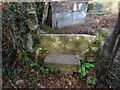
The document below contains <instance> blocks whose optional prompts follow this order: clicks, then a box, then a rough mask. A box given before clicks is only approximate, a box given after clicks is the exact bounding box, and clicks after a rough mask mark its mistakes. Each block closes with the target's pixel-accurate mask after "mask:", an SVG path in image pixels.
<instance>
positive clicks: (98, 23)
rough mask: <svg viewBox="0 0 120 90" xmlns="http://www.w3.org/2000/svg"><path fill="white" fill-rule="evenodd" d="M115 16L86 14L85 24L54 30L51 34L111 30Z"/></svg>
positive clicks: (89, 32)
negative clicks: (101, 29)
mask: <svg viewBox="0 0 120 90" xmlns="http://www.w3.org/2000/svg"><path fill="white" fill-rule="evenodd" d="M116 20H117V16H115V15H111V14H105V15H96V14H90V13H88V14H87V16H86V22H85V24H77V25H72V26H68V27H64V28H61V29H54V30H52V32H50V33H51V34H95V33H96V32H97V31H98V30H99V29H100V28H108V29H110V30H112V29H113V28H114V26H115V22H116Z"/></svg>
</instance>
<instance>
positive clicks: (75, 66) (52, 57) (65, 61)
mask: <svg viewBox="0 0 120 90" xmlns="http://www.w3.org/2000/svg"><path fill="white" fill-rule="evenodd" d="M79 64H80V60H79V59H78V58H77V57H76V55H73V54H61V53H50V54H49V55H48V56H47V57H46V58H45V60H44V65H45V66H46V67H48V68H49V69H50V70H54V71H59V72H60V73H62V74H73V72H78V70H79Z"/></svg>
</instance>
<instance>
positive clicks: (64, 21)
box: [52, 2, 87, 28]
mask: <svg viewBox="0 0 120 90" xmlns="http://www.w3.org/2000/svg"><path fill="white" fill-rule="evenodd" d="M86 12H87V4H86V3H85V2H84V3H83V2H82V3H81V2H57V3H54V4H52V28H62V27H65V26H70V25H75V24H82V23H85V17H86Z"/></svg>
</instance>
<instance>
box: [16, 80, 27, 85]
mask: <svg viewBox="0 0 120 90" xmlns="http://www.w3.org/2000/svg"><path fill="white" fill-rule="evenodd" d="M16 85H18V86H24V85H25V81H24V80H18V81H16Z"/></svg>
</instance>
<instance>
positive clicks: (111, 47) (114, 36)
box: [106, 10, 120, 59]
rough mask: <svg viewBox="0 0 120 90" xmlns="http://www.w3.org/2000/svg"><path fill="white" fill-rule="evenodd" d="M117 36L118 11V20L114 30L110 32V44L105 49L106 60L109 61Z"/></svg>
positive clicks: (118, 25) (119, 32)
mask: <svg viewBox="0 0 120 90" xmlns="http://www.w3.org/2000/svg"><path fill="white" fill-rule="evenodd" d="M118 34H120V10H119V13H118V19H117V22H116V25H115V28H114V30H113V32H112V35H111V39H110V42H109V44H108V48H107V53H106V57H107V58H108V59H110V57H111V55H112V52H113V49H114V46H115V44H116V40H117V36H118Z"/></svg>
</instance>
